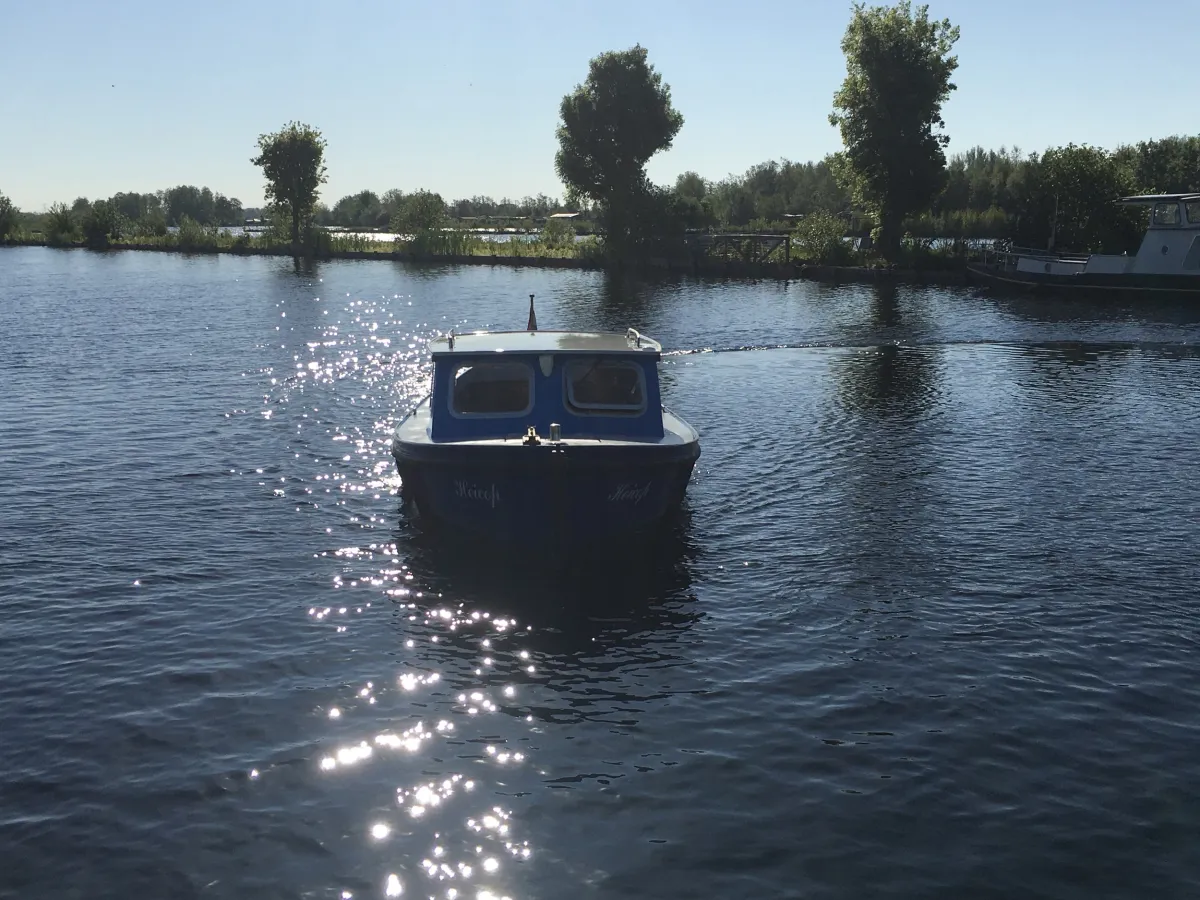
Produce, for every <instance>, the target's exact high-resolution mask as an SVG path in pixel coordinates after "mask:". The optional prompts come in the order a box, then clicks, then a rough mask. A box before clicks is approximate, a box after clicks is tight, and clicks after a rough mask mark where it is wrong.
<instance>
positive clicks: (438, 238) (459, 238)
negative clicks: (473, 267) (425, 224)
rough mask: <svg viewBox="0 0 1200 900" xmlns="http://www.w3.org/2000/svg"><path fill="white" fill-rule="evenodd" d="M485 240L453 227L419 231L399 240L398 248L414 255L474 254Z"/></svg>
mask: <svg viewBox="0 0 1200 900" xmlns="http://www.w3.org/2000/svg"><path fill="white" fill-rule="evenodd" d="M482 244H483V241H482V240H481V239H480V238H479V237H478V236H476V235H473V234H471V233H469V232H466V231H455V230H452V229H447V230H445V231H443V230H440V229H439V230H434V229H423V230H420V231H417V232H416V233H415V234H413V236H412V237H411V238H410V239H409V240H407V241H402V240H397V241H396V245H397V248H398V249H400V250H403V251H406V252H408V253H411V254H413V255H414V256H426V257H431V256H474V255H477V254H478V253H479V251H480V250H481V245H482Z"/></svg>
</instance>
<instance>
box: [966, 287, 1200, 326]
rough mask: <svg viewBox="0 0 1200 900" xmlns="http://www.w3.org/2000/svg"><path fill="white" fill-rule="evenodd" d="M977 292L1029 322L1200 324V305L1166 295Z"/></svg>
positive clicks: (1192, 300) (1193, 301) (1012, 314)
mask: <svg viewBox="0 0 1200 900" xmlns="http://www.w3.org/2000/svg"><path fill="white" fill-rule="evenodd" d="M976 293H977V296H980V297H984V298H986V299H987V300H988V301H989V302H991V303H992V304H993V305H994V306H995V307H996V308H997V309H998V310H1001V311H1003V312H1005V313H1007V314H1009V315H1011V316H1013V317H1015V318H1018V319H1022V320H1025V321H1028V322H1039V323H1043V324H1071V323H1096V322H1109V323H1117V322H1129V323H1133V324H1161V325H1200V304H1197V303H1196V301H1195V299H1193V298H1180V297H1171V296H1170V295H1166V294H1142V295H1139V296H1136V297H1123V296H1121V295H1120V294H1117V293H1115V292H1112V291H1096V292H1090V293H1083V292H1078V291H1071V292H1064V293H1049V292H1046V293H1028V292H1016V291H1008V290H999V291H993V290H986V291H978V292H976Z"/></svg>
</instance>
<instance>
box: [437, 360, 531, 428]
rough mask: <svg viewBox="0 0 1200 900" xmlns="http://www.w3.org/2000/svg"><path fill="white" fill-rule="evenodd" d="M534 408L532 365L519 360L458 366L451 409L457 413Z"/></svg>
mask: <svg viewBox="0 0 1200 900" xmlns="http://www.w3.org/2000/svg"><path fill="white" fill-rule="evenodd" d="M532 407H533V368H532V367H531V366H530V365H529V364H528V363H526V362H521V361H519V360H505V361H503V362H501V361H499V360H497V361H495V362H491V361H480V362H474V363H470V364H467V365H461V366H459V367H458V368H456V369H455V370H454V388H453V390H452V391H451V394H450V409H451V411H452V412H453V413H454V414H455V415H457V416H515V415H521V414H522V413H526V412H529V410H530V409H531V408H532Z"/></svg>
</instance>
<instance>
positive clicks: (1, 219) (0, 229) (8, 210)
mask: <svg viewBox="0 0 1200 900" xmlns="http://www.w3.org/2000/svg"><path fill="white" fill-rule="evenodd" d="M20 215H21V211H20V210H19V209H17V208H16V207H15V206H13V202H12V201H11V200H9V199H8V198H7V197H6V196H4V195H3V194H0V241H2V240H4V239H5V238H7V237H8V236H9V235H15V234H16V233H17V223H18V220H19V217H20Z"/></svg>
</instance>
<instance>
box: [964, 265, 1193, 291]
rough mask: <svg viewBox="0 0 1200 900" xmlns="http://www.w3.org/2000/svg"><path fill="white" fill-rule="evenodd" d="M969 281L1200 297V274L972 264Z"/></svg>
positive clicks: (1028, 287) (1025, 287)
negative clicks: (1062, 271)
mask: <svg viewBox="0 0 1200 900" xmlns="http://www.w3.org/2000/svg"><path fill="white" fill-rule="evenodd" d="M967 276H968V279H969V280H970V281H971V282H972V283H973V284H980V285H990V286H995V287H1006V288H1013V289H1016V290H1025V291H1046V292H1061V291H1084V292H1089V293H1095V292H1106V293H1113V294H1125V295H1147V294H1156V295H1165V296H1176V297H1200V273H1198V274H1196V275H1132V274H1093V275H1085V274H1082V273H1080V274H1074V275H1051V274H1046V273H1041V272H1018V271H1016V270H1013V269H1008V268H1004V267H1000V266H995V267H993V266H986V265H982V264H978V263H971V264H969V265H968V266H967Z"/></svg>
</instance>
